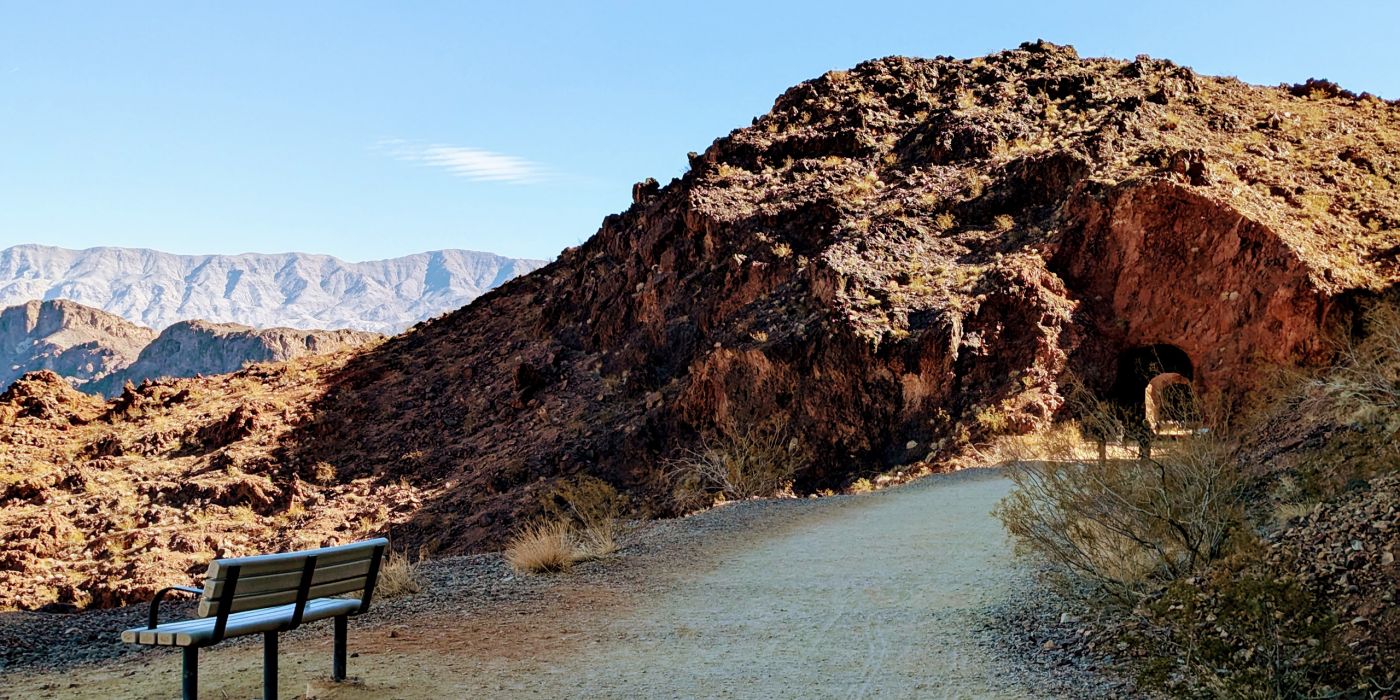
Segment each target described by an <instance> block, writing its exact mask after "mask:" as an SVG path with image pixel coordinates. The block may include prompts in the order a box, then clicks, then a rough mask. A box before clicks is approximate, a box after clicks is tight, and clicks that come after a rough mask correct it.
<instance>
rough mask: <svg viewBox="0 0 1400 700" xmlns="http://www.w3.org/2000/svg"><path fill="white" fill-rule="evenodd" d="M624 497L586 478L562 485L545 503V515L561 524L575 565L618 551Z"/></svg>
mask: <svg viewBox="0 0 1400 700" xmlns="http://www.w3.org/2000/svg"><path fill="white" fill-rule="evenodd" d="M626 507H627V497H626V496H624V495H622V494H620V493H618V492H617V489H615V488H613V486H612V485H611V484H609V483H608V482H606V481H603V480H602V479H599V478H597V477H593V476H588V475H586V474H584V475H579V476H576V477H574V478H572V479H568V480H566V481H563V482H561V483H560V484H559V485H557V486H556V487H555V488H554V490H553V491H551V492H550V495H549V496H548V497H547V498H546V499H545V502H544V511H545V513H546V514H547V515H548V516H549V517H550V519H552V520H553V521H555V522H559V523H564V524H565V525H566V527H567V528H568V532H569V539H570V541H571V542H572V543H573V545H574V548H575V555H574V557H575V561H584V560H590V559H599V558H602V557H605V556H607V555H609V554H612V553H613V552H615V551H617V537H618V535H619V534H620V530H621V517H622V512H623V510H624V509H625V508H626Z"/></svg>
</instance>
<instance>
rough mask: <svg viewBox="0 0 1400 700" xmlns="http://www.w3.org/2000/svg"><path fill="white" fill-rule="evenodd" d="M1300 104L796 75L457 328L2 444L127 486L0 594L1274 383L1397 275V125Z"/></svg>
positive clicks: (1022, 52)
mask: <svg viewBox="0 0 1400 700" xmlns="http://www.w3.org/2000/svg"><path fill="white" fill-rule="evenodd" d="M1319 85H1320V84H1318V83H1315V84H1313V87H1312V88H1310V89H1307V90H1303V91H1302V93H1303V94H1301V95H1300V94H1298V92H1299V91H1297V90H1290V89H1283V88H1262V87H1255V86H1249V85H1245V84H1242V83H1240V82H1238V81H1235V80H1231V79H1220V78H1209V77H1204V76H1199V75H1196V74H1194V73H1192V72H1191V71H1189V70H1187V69H1184V68H1181V67H1178V66H1176V65H1174V64H1172V63H1170V62H1168V61H1159V60H1153V59H1148V58H1145V57H1144V58H1140V59H1138V60H1135V61H1131V62H1124V61H1114V60H1103V59H1095V60H1085V59H1081V58H1079V57H1078V56H1077V55H1076V54H1075V53H1074V51H1073V50H1072V49H1069V48H1067V47H1060V46H1054V45H1050V44H1044V43H1035V44H1026V45H1023V46H1022V47H1020V48H1018V49H1016V50H1012V51H1007V52H1003V53H1000V54H996V55H993V56H988V57H985V58H980V59H975V60H971V61H960V60H953V59H947V58H938V59H909V58H887V59H881V60H877V61H870V62H867V63H864V64H861V65H860V66H857V67H856V68H854V69H852V70H850V71H838V72H833V73H829V74H827V75H825V76H822V77H820V78H817V79H814V80H811V81H808V82H805V83H803V84H801V85H798V86H796V87H794V88H792V89H790V90H788V91H787V92H786V93H784V94H783V95H782V96H780V97H779V98H778V100H777V101H776V102H775V104H774V106H773V109H772V110H771V111H770V112H769V113H768V114H766V115H764V116H762V117H759V118H758V119H756V120H755V121H754V124H753V125H752V126H750V127H746V128H744V129H740V130H737V131H735V132H733V133H731V134H730V135H728V136H726V137H724V138H721V139H719V140H717V141H715V142H714V144H713V145H711V146H710V147H709V148H708V149H706V151H705V152H704V153H701V154H694V155H693V156H692V158H691V169H690V171H689V172H688V173H686V174H685V175H684V176H683V177H681V178H678V179H676V180H674V181H672V182H670V183H669V184H667V185H665V186H662V185H660V184H659V183H656V182H655V181H644V182H642V183H638V185H636V186H635V187H634V188H633V205H632V206H631V207H630V208H629V209H628V210H627V211H625V212H623V213H621V214H617V215H614V216H609V217H607V218H606V219H605V220H604V221H603V223H602V226H601V227H600V229H599V230H598V232H597V233H596V234H595V235H594V236H593V237H592V238H590V239H589V240H588V241H587V242H585V243H584V244H582V245H581V246H578V247H576V248H571V249H569V250H566V251H564V253H563V254H561V256H560V257H559V259H558V260H556V261H555V262H553V263H551V264H550V265H547V266H545V267H544V268H542V269H540V270H537V271H536V272H534V273H532V274H529V275H526V276H524V277H521V278H517V279H514V280H512V281H510V282H507V283H506V284H504V285H502V286H501V287H499V288H498V289H495V290H494V291H491V292H489V293H487V294H485V295H483V296H482V297H481V298H479V299H477V300H476V301H475V302H473V303H472V304H470V305H468V306H467V307H465V308H463V309H461V310H459V311H456V312H453V313H451V314H447V315H445V316H442V317H440V318H436V319H433V320H431V321H429V322H426V323H423V324H420V325H418V326H416V327H414V328H413V329H411V330H409V331H407V332H405V333H403V334H400V335H398V336H396V337H394V338H392V339H390V340H388V341H386V342H384V343H382V344H377V345H372V346H369V347H367V348H366V349H364V350H361V351H357V352H353V354H345V353H342V354H337V355H335V356H334V357H331V356H312V357H308V358H301V359H296V360H293V361H291V362H290V363H287V364H285V365H257V366H253V367H250V368H248V369H245V370H243V371H240V372H238V373H235V374H232V375H223V376H220V377H213V378H204V379H197V380H178V381H167V382H154V383H149V384H146V385H143V386H141V387H134V388H132V389H131V390H130V391H126V392H124V393H123V394H122V395H121V397H120V398H119V399H118V400H117V401H116V402H115V403H114V404H112V406H111V408H110V410H109V411H108V413H107V414H105V416H104V417H103V418H102V419H101V420H98V421H94V422H89V423H84V424H82V425H79V426H76V427H69V428H66V429H64V430H58V429H57V428H54V427H45V426H46V425H49V424H38V423H36V424H35V425H33V426H32V427H31V428H28V429H27V430H26V432H24V434H23V435H24V437H23V442H22V444H16V446H15V448H14V449H15V452H14V454H16V455H18V456H16V457H14V459H18V460H27V462H26V464H28V465H29V468H31V469H33V470H35V471H39V472H43V473H45V474H48V473H51V472H55V471H56V470H57V469H59V466H58V465H59V463H64V464H66V463H67V462H66V460H67V458H66V457H64V456H63V455H83V456H82V457H80V458H78V459H87V460H89V461H88V462H87V464H88V465H90V466H88V467H84V468H85V469H90V470H92V471H95V472H100V473H101V474H102V475H103V478H104V479H107V480H109V481H110V482H111V483H112V484H114V486H111V487H110V488H111V489H113V490H115V489H116V486H115V484H127V485H128V487H129V488H130V489H132V491H131V493H132V494H135V495H131V496H127V497H126V500H122V501H120V502H119V503H116V504H113V503H110V502H109V501H111V500H112V499H110V498H109V499H107V500H103V501H99V499H102V498H103V497H102V496H101V495H99V494H101V493H102V489H95V490H93V489H89V490H80V489H73V490H69V491H63V492H62V493H58V490H55V489H50V491H48V492H47V493H49V495H48V496H46V497H47V498H50V499H51V501H50V503H51V505H50V506H49V507H48V509H47V510H46V511H45V512H44V513H43V514H39V513H36V512H32V511H24V510H22V509H15V510H11V509H8V508H7V509H4V510H0V529H3V530H5V531H9V530H13V529H14V527H19V526H18V525H13V526H12V524H11V523H12V522H16V523H17V522H19V520H18V519H19V518H21V517H28V518H45V517H54V518H56V517H63V518H68V519H70V520H71V521H72V522H73V523H74V524H73V525H72V527H75V528H78V529H79V530H80V531H84V532H85V531H87V530H86V529H85V528H96V527H100V526H103V524H102V523H99V522H96V520H94V519H87V520H85V518H86V517H87V516H86V515H84V514H86V513H89V512H92V509H94V508H95V509H96V510H97V512H105V511H103V509H104V508H109V509H110V508H116V509H119V510H121V511H122V512H124V513H129V514H130V516H129V517H130V519H132V520H133V521H136V522H138V523H140V524H141V525H142V527H140V528H139V529H136V530H132V531H130V533H129V534H127V535H124V536H123V537H124V539H123V546H124V547H127V548H128V549H131V548H137V550H139V551H140V552H141V557H140V558H139V561H140V562H141V564H140V566H138V565H137V564H136V563H135V562H136V561H138V560H137V559H132V558H127V559H122V558H121V557H115V558H114V559H113V562H109V561H108V560H107V559H102V558H101V557H99V556H98V555H97V554H96V553H94V552H92V551H88V549H90V548H86V549H85V546H82V545H77V544H74V545H69V546H65V548H63V549H61V550H55V553H53V554H52V555H50V557H49V559H44V560H42V561H35V562H30V563H28V564H26V565H25V566H26V567H29V568H27V569H25V570H24V571H28V572H31V573H23V572H20V573H9V574H7V573H6V572H5V571H4V570H0V606H3V605H23V606H36V605H41V604H43V603H44V602H45V601H47V600H54V599H56V597H62V596H58V595H57V594H53V593H51V592H52V591H54V590H58V588H57V584H46V585H45V586H42V587H41V586H31V585H29V583H26V582H31V581H33V580H38V579H39V578H42V576H59V577H63V576H66V577H67V578H65V579H64V580H65V581H67V582H68V585H70V586H71V587H72V589H71V590H73V591H82V590H85V589H84V586H85V585H89V584H91V585H99V584H100V585H102V586H104V587H105V588H104V589H103V590H104V591H107V592H106V593H103V595H102V596H101V597H100V602H103V603H105V602H110V601H112V600H123V599H127V598H126V596H128V595H136V594H137V593H139V592H140V591H141V590H145V589H148V588H149V587H150V586H151V585H153V581H151V580H148V579H147V578H145V576H146V574H145V569H144V568H142V567H144V566H148V565H150V562H158V561H159V560H160V559H161V558H162V557H168V558H169V560H170V561H171V562H175V563H178V564H179V565H181V566H192V567H193V566H197V565H198V564H197V562H198V561H199V560H200V556H201V555H207V554H210V553H212V552H215V551H218V552H242V551H252V550H254V549H266V548H268V547H275V546H283V545H294V544H308V543H311V544H320V543H328V542H334V541H340V540H343V539H346V538H351V537H357V536H363V535H364V534H365V533H366V532H369V531H380V532H382V531H385V530H390V531H392V533H393V535H394V537H395V540H396V542H397V543H398V544H400V545H402V546H408V547H413V548H415V549H416V548H418V547H420V546H421V547H423V548H424V549H423V550H422V551H427V552H436V553H452V552H465V551H473V550H481V549H485V548H491V547H494V546H497V545H499V544H500V543H501V542H502V540H503V538H504V537H505V536H506V535H508V533H510V532H511V531H512V530H513V529H515V528H516V527H518V526H519V525H520V523H521V522H522V520H523V519H525V518H528V517H531V516H532V515H534V514H535V513H536V512H537V509H538V508H539V503H540V502H541V497H542V496H543V495H545V494H546V493H548V491H549V490H550V489H551V488H552V487H553V485H554V484H555V483H556V482H557V480H558V479H560V478H562V477H570V476H573V475H576V474H579V473H588V474H592V475H594V476H597V477H600V478H602V479H604V480H606V481H608V482H609V483H611V484H613V485H615V486H617V487H619V488H620V489H623V490H626V491H628V492H629V493H630V494H631V495H632V497H633V499H632V502H633V503H634V504H635V505H636V506H637V509H638V511H639V512H641V513H644V514H661V513H666V512H672V511H673V502H672V500H671V498H670V485H669V484H668V483H667V479H666V478H665V473H666V471H667V469H666V467H665V465H666V464H667V463H668V462H667V460H668V459H672V458H675V457H677V456H680V455H684V454H685V451H686V450H687V449H694V448H695V447H696V446H697V445H699V444H701V442H702V441H705V440H713V439H715V438H716V437H718V436H723V435H733V434H736V433H743V432H745V431H748V430H753V429H756V428H755V426H757V427H758V429H763V430H769V431H776V432H778V433H780V434H782V435H783V436H784V437H785V438H787V439H789V440H790V442H789V444H792V445H794V448H793V450H792V451H793V452H794V453H800V454H802V455H806V456H808V457H809V459H808V460H807V462H806V463H805V464H804V465H802V466H803V469H802V470H801V471H800V472H799V474H798V483H797V484H796V488H797V490H799V491H802V492H807V491H815V490H820V489H824V488H827V487H839V486H841V485H843V484H845V483H848V482H849V481H851V480H852V479H854V478H857V477H859V476H862V475H868V474H871V473H875V472H878V471H880V470H883V469H886V468H889V467H892V466H894V465H911V464H913V465H918V466H920V467H928V468H942V467H943V466H946V465H947V464H949V463H950V461H951V460H953V459H954V458H956V457H958V456H959V455H962V454H964V453H966V452H967V451H968V450H970V449H971V448H972V447H974V446H975V445H977V444H978V443H980V442H982V441H983V440H985V439H987V438H989V437H992V436H994V435H996V434H998V433H1002V432H1017V431H1026V430H1031V429H1033V428H1036V427H1038V426H1043V425H1045V424H1046V423H1047V422H1048V421H1049V420H1051V418H1052V417H1053V416H1054V415H1055V412H1056V411H1057V410H1058V409H1059V407H1060V406H1061V404H1062V398H1061V394H1060V386H1059V385H1060V382H1061V380H1062V379H1063V377H1064V376H1065V374H1066V373H1067V372H1069V371H1073V372H1074V373H1075V374H1077V375H1080V376H1082V377H1085V378H1086V379H1087V380H1088V381H1089V383H1090V384H1091V385H1092V386H1091V388H1092V389H1095V390H1098V391H1103V392H1107V393H1113V394H1114V395H1116V396H1120V397H1121V396H1127V397H1128V399H1127V400H1130V401H1131V400H1134V399H1133V398H1132V396H1133V395H1134V394H1135V395H1136V397H1137V398H1136V399H1135V400H1136V401H1138V402H1141V401H1143V400H1144V397H1145V391H1146V387H1147V385H1148V383H1149V382H1150V381H1151V380H1152V379H1153V376H1145V375H1144V373H1145V372H1147V371H1149V370H1150V371H1151V372H1155V373H1156V374H1166V373H1170V374H1176V375H1179V376H1180V377H1181V378H1183V379H1185V380H1187V381H1188V382H1190V383H1192V384H1193V385H1194V386H1196V387H1197V389H1198V390H1200V391H1209V392H1218V393H1221V394H1224V395H1229V394H1237V393H1241V392H1246V391H1248V390H1249V389H1250V388H1252V387H1254V386H1256V385H1257V383H1258V382H1260V381H1261V373H1260V372H1259V369H1260V368H1261V367H1263V366H1265V365H1267V364H1270V363H1283V364H1305V363H1308V362H1312V361H1316V360H1318V359H1320V358H1321V357H1322V356H1324V355H1325V353H1326V346H1325V345H1324V344H1323V343H1321V342H1320V338H1321V336H1322V333H1323V331H1324V329H1325V328H1327V327H1329V326H1331V325H1344V324H1345V321H1347V319H1348V317H1349V315H1350V314H1351V312H1352V309H1353V308H1354V306H1355V300H1356V299H1358V298H1361V297H1364V296H1367V295H1372V294H1376V293H1379V292H1381V291H1382V290H1385V289H1387V288H1390V287H1393V286H1394V285H1395V283H1396V282H1397V281H1400V260H1397V257H1396V255H1397V251H1400V233H1397V231H1400V201H1397V200H1396V198H1395V197H1393V196H1391V192H1392V188H1393V187H1394V186H1395V185H1397V184H1400V158H1397V156H1396V154H1397V153H1400V109H1397V107H1396V106H1395V105H1392V104H1389V103H1386V102H1383V101H1381V100H1378V99H1375V98H1373V97H1370V96H1367V95H1352V94H1349V93H1344V92H1342V91H1332V90H1326V89H1321V88H1319V87H1318V86H1319ZM245 405H246V406H245ZM240 406H244V407H243V408H240ZM201 426H203V427H201ZM201 430H202V431H203V432H200V431H201ZM0 437H3V436H0ZM4 444H5V443H4V441H3V439H0V445H4ZM45 478H48V477H45ZM162 484H185V485H187V486H183V487H180V488H178V489H177V488H168V487H166V486H162ZM191 489H195V490H191ZM243 497H246V498H247V499H249V500H248V501H247V502H246V503H245V504H244V505H241V506H240V505H239V503H240V501H239V500H238V499H239V498H243ZM172 503H181V504H187V503H200V504H201V507H203V508H204V509H205V510H204V511H203V512H205V513H207V514H212V515H213V516H214V517H213V519H211V520H209V521H206V525H205V526H204V527H207V528H208V530H209V531H210V532H211V533H214V534H209V535H208V536H205V534H204V533H203V532H201V531H200V530H198V529H196V530H193V531H192V530H191V529H190V528H189V527H185V526H182V527H180V528H171V529H168V530H166V529H161V527H159V526H160V525H161V524H162V523H165V522H167V521H170V522H174V521H176V520H177V519H179V518H181V517H182V516H181V515H180V513H181V512H182V511H180V510H179V509H178V508H176V507H174V506H172V505H171V504H172ZM221 515H228V516H230V517H220V516H221ZM24 522H26V523H28V522H29V521H27V520H26V521H24ZM24 527H25V528H28V529H26V530H25V532H31V531H33V532H39V533H40V534H38V535H34V537H41V538H42V537H50V536H54V537H58V536H61V533H60V535H49V534H44V533H48V532H50V531H57V530H55V528H59V529H61V528H62V527H67V526H66V525H61V524H55V523H48V522H47V521H44V522H39V523H38V524H26V525H24ZM123 532H126V531H123ZM65 541H67V540H65ZM128 549H124V550H122V551H128ZM133 551H136V550H133ZM64 561H73V562H83V563H82V564H81V566H76V567H71V568H70V569H64V568H63V567H62V566H61V564H62V562H64ZM60 571H66V572H68V573H64V574H59V573H55V572H60ZM7 581H8V583H7ZM85 582H87V583H85ZM103 582H108V583H103ZM111 582H119V583H121V587H119V588H117V589H112V588H111V586H112V585H114V584H112V583H111ZM46 591H48V592H49V593H46ZM46 596H47V597H46ZM70 597H72V598H73V599H74V600H75V601H76V602H74V603H73V604H75V605H78V604H93V603H94V601H95V600H98V599H97V598H90V599H82V597H81V596H78V595H77V594H76V593H75V594H74V595H73V596H70Z"/></svg>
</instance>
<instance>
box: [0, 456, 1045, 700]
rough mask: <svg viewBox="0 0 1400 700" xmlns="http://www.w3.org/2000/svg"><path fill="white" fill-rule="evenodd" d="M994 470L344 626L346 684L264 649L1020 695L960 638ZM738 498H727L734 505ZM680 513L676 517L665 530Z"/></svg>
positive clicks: (625, 691)
mask: <svg viewBox="0 0 1400 700" xmlns="http://www.w3.org/2000/svg"><path fill="white" fill-rule="evenodd" d="M1007 488H1008V482H1007V481H1006V480H1005V479H1003V478H1002V477H1001V476H1000V475H999V474H997V473H996V472H972V473H967V472H965V473H961V474H956V475H949V476H944V477H933V478H930V479H926V480H924V481H922V482H920V483H916V484H912V485H910V486H906V487H903V488H899V489H894V490H890V491H886V492H881V493H876V494H870V495H866V496H857V497H849V498H837V499H823V500H821V501H811V502H808V503H805V504H799V505H798V506H797V507H795V508H793V510H794V511H797V512H795V513H792V514H791V515H792V517H787V518H784V519H783V520H781V521H775V522H774V524H773V527H768V528H764V529H762V530H760V531H756V532H755V531H751V529H741V530H737V531H733V532H730V531H727V530H726V529H724V528H720V529H717V531H716V532H715V533H712V535H707V536H708V537H709V538H710V539H714V538H715V536H725V537H727V538H729V541H726V542H710V543H709V544H708V545H707V547H706V548H705V549H703V550H697V551H695V552H690V553H688V554H687V553H682V554H681V555H680V556H674V555H673V556H667V557H657V558H655V560H653V561H644V562H642V563H640V564H638V565H636V566H632V567H631V568H630V569H628V568H627V567H622V569H624V570H625V573H622V574H618V575H617V576H615V578H619V579H620V580H619V581H610V580H609V576H606V575H604V576H601V577H598V580H597V581H593V582H580V583H579V584H578V585H575V586H570V585H568V582H567V581H562V582H561V584H560V585H557V586H554V587H553V588H552V589H551V590H550V591H549V592H548V593H547V594H545V595H543V596H541V597H540V598H539V600H537V601H535V602H534V603H533V604H529V605H519V606H515V605H511V604H504V605H498V606H495V607H494V609H492V610H491V611H489V612H488V613H486V614H472V615H451V614H448V613H446V612H442V611H438V612H437V613H436V614H432V615H419V616H413V617H409V618H407V619H399V620H394V621H392V622H384V623H381V624H380V625H378V626H377V627H376V628H374V629H364V630H362V631H360V632H352V635H351V644H352V651H358V652H359V656H358V657H356V658H353V659H352V660H351V670H352V674H354V675H357V676H359V677H360V678H361V679H364V683H363V684H362V685H358V686H356V685H344V686H339V687H329V686H327V685H323V684H321V683H320V682H319V681H316V680H315V679H316V678H318V677H320V676H321V675H322V674H323V673H324V672H325V670H326V669H325V668H323V667H324V666H326V663H327V659H328V656H329V654H328V649H327V643H326V640H325V639H324V636H326V635H319V636H315V637H308V638H306V639H304V640H296V639H293V640H289V641H288V643H285V644H284V645H283V659H284V660H283V664H282V668H283V682H282V693H283V695H284V697H286V696H290V695H292V694H293V692H294V691H295V692H298V693H300V692H303V691H306V692H307V694H308V695H310V696H314V697H335V698H355V699H359V698H383V697H394V698H449V697H588V698H596V697H618V698H639V697H644V698H671V697H675V698H685V697H720V698H723V697H735V698H740V697H744V698H747V697H762V698H818V697H831V698H863V697H894V698H899V697H920V698H945V697H946V698H996V697H1005V698H1013V697H1031V696H1032V695H1031V694H1030V693H1028V692H1027V691H1026V690H1024V689H1022V688H1018V687H1015V686H1012V685H1010V684H1009V681H1005V680H1003V679H1002V678H1000V677H999V676H1000V674H999V673H998V671H997V669H996V668H995V667H994V664H993V663H992V659H990V658H989V656H988V652H987V651H986V645H985V644H981V643H979V641H980V640H979V634H981V633H979V631H978V629H979V624H978V615H979V612H980V611H981V610H982V609H984V608H985V607H986V606H987V605H988V604H991V603H994V602H996V601H997V600H999V599H1001V598H1003V597H1005V596H1007V595H1009V594H1010V593H1011V592H1012V591H1013V589H1015V588H1016V587H1019V586H1023V585H1026V575H1025V574H1024V573H1022V572H1021V571H1020V570H1019V569H1017V568H1016V567H1015V563H1014V560H1013V559H1012V557H1011V553H1010V551H1009V543H1008V542H1007V540H1006V538H1005V535H1004V534H1003V532H1002V530H1001V528H1000V525H999V523H998V522H997V521H996V520H995V519H994V518H992V517H991V516H990V514H989V511H990V510H991V509H992V507H993V505H994V504H995V503H996V501H997V500H998V499H999V498H1001V496H1002V495H1004V494H1005V493H1006V491H1007ZM747 505H748V504H741V506H747ZM678 522H682V523H683V522H685V521H678ZM177 657H178V655H177V654H173V653H170V654H164V655H145V656H142V657H138V658H137V659H129V660H126V661H121V662H115V663H112V664H108V665H105V666H101V667H98V668H95V669H82V671H81V672H80V673H73V672H68V673H63V674H52V673H50V674H39V675H33V674H30V675H20V674H16V676H17V677H14V678H12V679H10V681H9V682H7V685H9V686H10V687H9V688H8V689H7V690H8V691H9V692H11V693H13V695H12V697H16V698H18V697H45V696H48V697H75V698H115V697H163V696H173V695H174V694H175V691H176V690H177V688H178V682H177V668H176V667H177V666H178V658H177ZM259 664H260V656H259V653H258V649H257V647H254V646H243V647H234V648H229V649H223V648H216V649H214V650H211V651H210V652H208V653H207V660H206V663H205V664H204V666H203V668H201V677H202V678H203V679H204V680H205V684H206V688H207V689H208V692H207V693H206V697H213V698H220V697H230V698H245V697H256V696H257V695H258V693H259V690H258V682H259V678H260V676H259V673H260V671H259ZM5 694H6V691H4V690H0V696H4V695H5Z"/></svg>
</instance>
